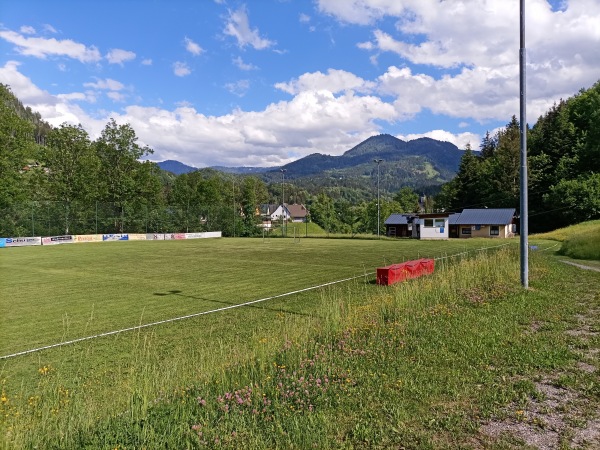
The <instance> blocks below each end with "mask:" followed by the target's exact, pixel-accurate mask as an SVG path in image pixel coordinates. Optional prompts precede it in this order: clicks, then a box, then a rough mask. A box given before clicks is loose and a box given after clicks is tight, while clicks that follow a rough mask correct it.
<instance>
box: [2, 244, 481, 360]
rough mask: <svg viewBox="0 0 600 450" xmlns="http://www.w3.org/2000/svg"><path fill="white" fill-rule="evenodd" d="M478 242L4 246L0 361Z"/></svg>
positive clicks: (454, 251)
mask: <svg viewBox="0 0 600 450" xmlns="http://www.w3.org/2000/svg"><path fill="white" fill-rule="evenodd" d="M485 245H490V241H478V242H477V241H468V242H466V241H465V242H463V241H461V242H458V241H448V242H444V243H434V242H417V241H408V240H404V241H386V240H380V241H374V240H370V241H366V240H344V241H339V240H326V239H302V240H301V241H300V243H296V244H294V243H293V242H292V240H290V239H267V240H264V241H263V240H262V239H221V240H196V241H163V242H149V241H137V242H135V241H133V242H127V243H121V242H116V243H103V244H85V245H69V246H67V245H63V246H53V247H28V248H19V249H9V250H8V251H6V250H5V251H3V252H2V253H1V254H0V264H1V266H0V267H1V268H2V274H3V278H4V280H3V283H2V286H1V287H0V297H1V298H2V300H1V302H2V303H1V304H0V307H1V308H2V311H3V324H2V330H1V334H2V335H1V337H2V339H0V356H2V355H5V354H9V353H13V352H18V351H22V350H27V349H30V348H35V347H38V346H44V345H49V344H54V343H57V342H61V341H65V340H71V339H77V338H81V337H83V336H88V335H94V334H97V333H102V332H107V331H111V330H118V329H122V328H128V327H133V326H136V325H138V324H141V323H142V324H143V323H151V322H156V321H160V320H165V319H170V318H173V317H179V316H184V315H187V314H193V313H199V312H203V311H208V310H212V309H217V308H221V307H225V306H230V305H234V304H239V303H244V302H247V301H251V300H256V299H261V298H264V297H268V296H275V295H279V294H283V293H286V292H291V291H295V290H299V289H303V288H307V287H310V286H316V285H319V284H322V283H326V282H330V281H334V280H339V279H343V278H347V277H352V276H357V275H362V274H365V273H371V272H373V271H374V270H375V268H376V267H380V266H384V265H387V264H391V263H394V262H402V261H404V260H407V259H411V258H417V257H420V256H421V257H423V256H426V257H439V256H442V255H445V254H452V253H458V252H461V251H464V250H465V249H466V248H475V247H477V246H485ZM287 303H289V302H287Z"/></svg>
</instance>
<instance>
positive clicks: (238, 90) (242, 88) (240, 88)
mask: <svg viewBox="0 0 600 450" xmlns="http://www.w3.org/2000/svg"><path fill="white" fill-rule="evenodd" d="M225 88H226V89H227V90H228V91H229V92H231V93H232V94H235V95H237V96H238V97H243V96H244V95H246V92H248V89H250V81H249V80H238V81H236V82H235V83H226V84H225Z"/></svg>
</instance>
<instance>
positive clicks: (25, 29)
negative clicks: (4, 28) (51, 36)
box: [19, 25, 35, 34]
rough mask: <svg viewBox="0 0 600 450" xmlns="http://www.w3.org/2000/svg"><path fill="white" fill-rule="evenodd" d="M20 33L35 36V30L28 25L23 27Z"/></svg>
mask: <svg viewBox="0 0 600 450" xmlns="http://www.w3.org/2000/svg"><path fill="white" fill-rule="evenodd" d="M19 31H20V32H21V33H23V34H35V28H33V27H30V26H27V25H23V26H22V27H21V28H19Z"/></svg>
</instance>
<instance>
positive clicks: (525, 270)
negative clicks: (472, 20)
mask: <svg viewBox="0 0 600 450" xmlns="http://www.w3.org/2000/svg"><path fill="white" fill-rule="evenodd" d="M520 11H521V20H520V25H521V26H520V37H521V39H520V48H519V87H520V91H521V95H520V103H521V111H520V113H521V118H520V120H521V123H520V133H521V182H520V191H521V200H520V203H521V205H520V206H521V211H520V216H521V224H520V225H521V232H520V249H521V284H522V285H523V287H524V288H525V289H527V288H528V287H529V253H528V252H529V236H528V234H529V217H528V206H527V114H526V82H525V80H526V76H525V64H526V62H525V0H520Z"/></svg>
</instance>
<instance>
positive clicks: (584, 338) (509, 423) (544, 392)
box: [479, 305, 600, 450]
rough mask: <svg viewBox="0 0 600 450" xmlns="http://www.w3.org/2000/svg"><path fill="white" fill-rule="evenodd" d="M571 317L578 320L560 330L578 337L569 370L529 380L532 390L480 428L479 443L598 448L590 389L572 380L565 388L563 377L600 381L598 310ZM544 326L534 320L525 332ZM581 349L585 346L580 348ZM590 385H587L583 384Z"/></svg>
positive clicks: (599, 433) (599, 419)
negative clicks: (573, 359) (533, 380)
mask: <svg viewBox="0 0 600 450" xmlns="http://www.w3.org/2000/svg"><path fill="white" fill-rule="evenodd" d="M588 307H589V309H588V310H587V311H586V312H585V313H583V314H578V315H576V316H575V319H576V321H577V324H576V325H575V327H574V328H572V329H569V330H567V331H566V332H565V333H566V334H567V335H568V336H570V337H572V338H575V339H576V340H577V341H578V350H575V349H574V350H575V352H576V354H578V355H579V361H577V362H576V363H575V365H574V366H573V368H572V370H571V371H569V373H563V372H556V373H550V374H544V375H542V376H541V377H540V378H539V381H536V382H534V386H535V394H534V395H532V396H529V397H528V398H527V399H526V401H525V403H524V405H523V403H521V404H519V405H517V404H510V405H508V406H507V407H505V408H504V409H503V410H502V412H501V413H500V414H499V415H498V417H497V418H494V419H492V420H489V421H487V422H486V423H484V424H483V425H482V426H481V427H480V429H479V431H480V433H481V435H482V436H483V439H482V441H483V442H486V443H489V444H490V445H491V446H494V445H500V446H501V448H514V449H517V448H523V447H524V446H528V448H534V449H539V450H551V449H557V448H571V449H599V448H600V412H599V411H598V408H597V404H598V402H597V399H595V398H594V395H595V394H593V393H590V392H587V391H586V388H584V387H583V386H581V387H580V385H579V384H578V383H575V384H574V385H575V386H576V387H575V388H574V387H571V386H569V387H564V383H562V382H561V380H562V379H563V378H565V377H567V378H568V377H571V378H583V379H588V381H589V383H591V384H598V383H599V382H600V371H599V370H598V369H599V367H598V354H599V353H600V349H599V348H598V339H597V336H598V335H599V334H600V333H598V331H596V330H598V329H599V325H600V310H599V309H598V308H596V307H594V306H592V305H588ZM542 328H543V326H542V324H540V323H539V322H533V323H532V324H531V325H530V326H529V327H528V328H527V329H526V332H527V333H528V334H533V333H537V332H539V331H540V330H541V329H542ZM582 348H584V350H582ZM588 385H589V384H588Z"/></svg>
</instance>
